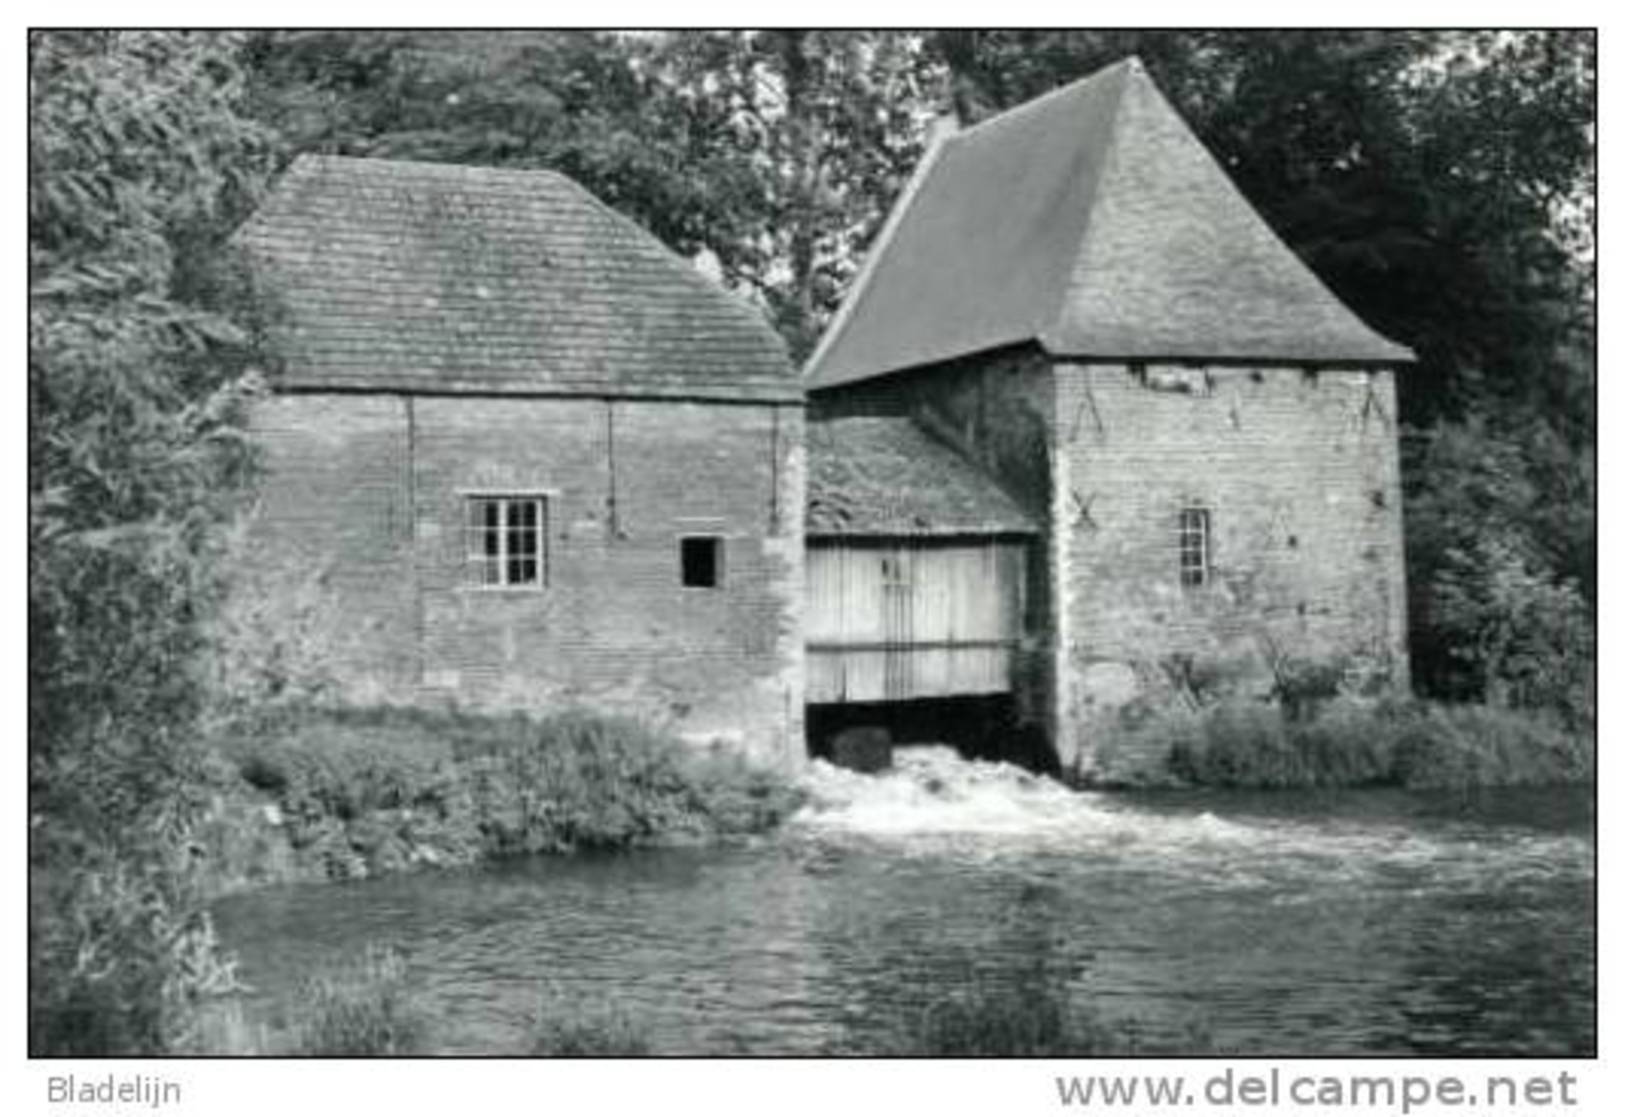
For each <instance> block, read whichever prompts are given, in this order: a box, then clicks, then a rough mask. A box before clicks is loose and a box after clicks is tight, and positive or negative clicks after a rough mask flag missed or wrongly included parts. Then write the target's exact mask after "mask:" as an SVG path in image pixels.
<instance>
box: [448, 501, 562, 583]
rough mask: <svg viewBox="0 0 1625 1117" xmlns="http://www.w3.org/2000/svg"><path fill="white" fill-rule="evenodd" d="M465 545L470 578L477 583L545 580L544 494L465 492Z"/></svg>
mask: <svg viewBox="0 0 1625 1117" xmlns="http://www.w3.org/2000/svg"><path fill="white" fill-rule="evenodd" d="M463 546H464V552H465V554H466V556H467V566H468V577H469V581H470V582H471V583H472V584H474V585H476V586H544V585H546V584H547V500H546V498H544V497H540V496H471V497H469V498H468V499H467V505H466V518H465V519H464V521H463Z"/></svg>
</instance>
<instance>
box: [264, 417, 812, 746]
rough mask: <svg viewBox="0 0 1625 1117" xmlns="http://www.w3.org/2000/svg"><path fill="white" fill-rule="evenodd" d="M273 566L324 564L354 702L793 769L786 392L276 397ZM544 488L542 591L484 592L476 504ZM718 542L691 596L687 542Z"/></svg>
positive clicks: (796, 549)
mask: <svg viewBox="0 0 1625 1117" xmlns="http://www.w3.org/2000/svg"><path fill="white" fill-rule="evenodd" d="M256 426H257V428H258V433H259V436H260V441H261V443H262V445H263V446H264V447H265V450H266V463H267V467H268V477H267V481H266V483H265V484H264V486H263V493H264V495H263V497H262V500H261V507H260V512H259V516H258V522H257V527H256V532H257V537H258V539H259V540H260V545H261V550H262V554H263V555H264V557H265V559H266V561H267V562H269V563H272V564H276V565H281V566H284V567H286V566H290V565H291V566H294V567H305V568H312V569H320V570H322V571H324V572H325V579H324V580H325V582H326V585H327V588H328V590H329V595H328V599H329V601H330V603H331V610H332V621H333V624H334V626H335V627H337V628H338V629H340V630H341V631H343V632H345V633H346V634H347V635H348V639H347V641H346V651H345V653H344V654H343V656H342V657H341V660H340V663H339V665H338V670H339V673H340V676H341V680H340V681H341V682H342V683H343V685H344V688H345V690H346V691H347V692H348V693H349V694H350V696H352V697H354V698H358V699H362V700H375V701H376V700H385V701H401V702H425V701H430V702H432V701H447V700H450V701H456V702H459V703H464V704H470V705H475V706H486V707H493V708H524V709H533V710H545V709H549V708H557V707H559V706H562V705H569V704H581V705H586V706H589V707H592V708H594V709H600V710H606V711H613V712H621V713H627V714H633V715H636V716H640V717H643V718H645V719H648V720H651V721H654V722H657V723H660V724H664V725H668V726H670V727H671V728H672V729H673V730H675V731H676V732H678V733H680V734H682V735H684V736H685V737H688V738H690V739H692V740H695V741H707V740H715V739H722V740H725V741H728V742H730V743H733V744H735V745H737V746H739V747H742V748H744V749H746V750H748V751H749V752H751V753H752V754H754V755H756V756H758V757H760V758H763V759H768V760H774V761H784V762H796V761H798V760H799V759H800V758H801V757H802V756H803V755H804V748H803V743H802V717H803V714H802V676H803V665H802V655H803V651H802V646H801V608H802V598H803V594H804V585H803V583H804V579H805V574H804V566H803V547H802V510H803V509H802V506H803V502H804V488H805V452H804V428H803V413H802V409H801V407H800V406H799V405H795V404H764V403H724V402H697V401H682V400H649V399H628V400H609V399H603V398H596V399H590V398H589V399H583V398H545V397H525V398H520V399H513V398H489V397H475V396H433V395H395V394H387V395H386V394H360V393H357V394H337V393H312V394H291V395H281V396H278V397H275V398H274V399H271V400H269V401H267V402H266V403H265V404H264V406H263V407H262V408H261V410H260V413H259V414H258V415H257V416H256ZM481 493H487V494H497V495H517V494H526V495H528V494H540V495H542V496H544V497H545V498H546V544H545V546H546V571H547V575H546V585H545V586H541V587H534V588H532V587H512V588H494V587H480V586H476V585H474V584H472V582H471V579H470V578H469V577H468V571H467V570H466V569H465V554H464V552H465V543H464V539H463V526H462V525H463V521H464V502H465V501H466V499H467V498H468V497H469V496H470V495H475V494H481ZM691 534H692V535H715V536H720V537H721V538H722V540H723V577H722V585H721V586H720V587H719V588H715V589H702V588H685V587H684V586H682V585H681V577H680V569H681V568H680V561H679V540H680V539H681V538H682V537H683V536H684V535H691Z"/></svg>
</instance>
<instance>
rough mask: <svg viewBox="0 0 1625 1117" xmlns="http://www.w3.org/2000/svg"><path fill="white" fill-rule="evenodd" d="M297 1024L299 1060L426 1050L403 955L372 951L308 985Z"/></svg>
mask: <svg viewBox="0 0 1625 1117" xmlns="http://www.w3.org/2000/svg"><path fill="white" fill-rule="evenodd" d="M297 1013H298V1014H297V1016H296V1017H295V1018H294V1020H293V1021H292V1022H291V1031H292V1039H291V1045H292V1054H295V1055H342V1056H357V1055H407V1054H411V1053H413V1052H414V1051H416V1050H417V1049H418V1047H419V1046H420V1045H421V1043H422V1040H423V1037H424V1034H425V1032H426V1031H427V1027H426V1017H425V1016H424V1014H423V1012H422V1010H421V1009H420V1008H419V1006H418V1004H417V1002H416V1001H415V1000H414V999H413V996H412V993H411V989H410V987H409V986H408V984H407V980H406V964H405V962H403V961H402V960H401V957H400V956H399V955H398V954H395V953H394V952H392V951H385V950H376V949H373V950H369V951H368V952H367V953H366V954H365V955H364V956H363V957H362V958H361V959H360V961H359V962H356V963H353V964H352V965H350V966H348V967H345V968H341V969H337V970H334V971H332V972H330V973H326V974H322V975H320V976H318V977H316V978H314V979H312V980H311V981H310V982H308V983H307V984H306V985H305V987H304V989H303V991H302V994H301V996H300V1000H299V1007H298V1010H297Z"/></svg>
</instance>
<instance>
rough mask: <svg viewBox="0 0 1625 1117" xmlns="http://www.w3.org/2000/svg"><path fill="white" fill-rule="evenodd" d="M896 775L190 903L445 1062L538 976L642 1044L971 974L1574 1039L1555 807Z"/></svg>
mask: <svg viewBox="0 0 1625 1117" xmlns="http://www.w3.org/2000/svg"><path fill="white" fill-rule="evenodd" d="M896 759H897V764H896V767H895V768H894V769H893V770H892V771H889V772H886V773H882V774H878V775H861V774H858V773H855V772H850V771H846V770H844V769H839V768H834V767H830V766H828V765H826V764H823V763H816V762H815V763H813V764H812V765H811V766H810V768H809V771H808V772H807V774H806V788H807V791H808V793H809V801H808V803H807V805H806V807H805V808H804V809H803V810H802V811H801V812H800V813H799V814H798V815H797V816H796V818H795V819H794V820H793V821H792V822H791V823H790V824H789V825H788V826H787V827H786V828H785V830H784V832H783V833H782V834H780V835H779V836H777V837H774V838H770V839H764V840H762V841H760V842H757V843H754V844H752V845H750V846H748V847H744V848H725V849H671V850H652V851H645V852H640V853H636V854H632V855H628V856H615V857H553V858H546V857H544V858H538V859H535V860H533V861H525V862H514V863H504V864H501V865H494V866H491V867H490V868H488V869H485V870H481V871H476V872H468V873H423V874H416V875H409V876H402V877H394V878H385V879H380V880H376V881H366V882H361V883H359V884H355V885H349V886H346V887H344V888H335V887H333V886H330V885H318V886H312V887H309V888H290V889H281V890H277V889H271V890H266V891H264V892H261V893H256V894H249V895H244V896H241V897H234V898H232V899H231V900H229V901H227V902H224V903H222V904H221V905H219V907H218V911H217V917H218V919H219V923H220V927H221V930H222V935H223V937H224V939H225V941H226V942H227V943H228V945H230V946H231V947H233V948H234V949H236V950H237V951H238V952H239V954H240V957H241V960H242V967H241V972H242V974H243V977H244V979H245V980H246V981H247V982H248V983H249V984H250V985H252V986H254V987H256V988H257V989H258V990H260V991H261V992H260V994H259V995H260V998H261V1004H262V1006H263V1007H262V1008H261V1010H260V1011H263V1012H266V1013H269V1014H274V1013H275V1011H276V1008H275V1006H276V1004H277V1003H279V1002H280V1001H284V1000H286V999H288V998H297V997H298V996H299V995H300V989H301V988H302V986H301V984H300V982H302V981H303V980H304V979H305V978H306V976H308V974H309V973H310V972H311V970H312V967H313V966H315V965H316V964H317V963H318V962H320V961H322V960H324V959H336V958H344V957H353V956H355V955H356V954H357V952H359V951H360V950H362V949H364V948H366V947H368V946H373V945H387V946H393V947H395V948H397V949H399V950H401V951H402V952H403V953H404V955H405V956H406V958H407V960H408V964H409V965H410V967H411V972H412V974H413V979H414V982H416V983H417V985H416V987H417V989H418V991H419V993H420V994H421V996H422V997H423V999H424V1000H425V1002H426V1003H427V1004H428V1005H429V1006H430V1008H431V1010H432V1011H433V1012H434V1013H435V1014H436V1016H435V1018H436V1019H437V1020H438V1021H440V1022H441V1030H440V1034H439V1035H438V1037H437V1039H436V1040H435V1042H436V1043H438V1044H439V1045H441V1046H440V1048H438V1049H444V1050H446V1051H449V1052H453V1053H499V1052H509V1051H514V1050H523V1049H524V1047H523V1045H524V1043H525V1031H524V1029H525V1023H524V1022H525V1020H526V1019H527V1013H529V1012H531V1011H532V1010H533V1008H534V999H535V995H536V990H537V989H538V988H540V987H542V986H544V985H546V984H548V983H556V982H561V981H562V982H565V983H566V984H568V986H569V987H570V989H571V990H573V991H574V995H579V996H580V997H581V998H582V999H583V1001H584V1002H586V1001H590V1000H592V999H594V998H599V999H603V998H608V999H610V1000H613V1001H614V1002H615V1003H617V1004H620V1005H622V1006H623V1007H624V1008H625V1009H626V1011H627V1012H628V1013H629V1014H631V1015H632V1016H633V1018H635V1019H637V1020H638V1021H640V1022H641V1023H642V1024H643V1025H644V1026H646V1027H647V1028H648V1030H649V1033H650V1037H651V1042H652V1043H653V1045H654V1048H655V1050H657V1051H659V1052H661V1053H670V1054H696V1053H697V1054H715V1053H730V1052H736V1051H738V1050H740V1049H741V1045H743V1048H744V1049H746V1050H750V1051H752V1052H755V1053H761V1054H816V1053H826V1052H830V1051H836V1052H858V1053H862V1052H869V1051H872V1050H874V1049H875V1048H874V1045H875V1044H876V1043H879V1042H881V1041H883V1040H884V1039H885V1037H886V1035H887V1034H888V1033H887V1028H888V1027H889V1025H888V1024H887V1023H886V1022H887V1021H888V1020H891V1019H893V1018H894V1016H895V1014H896V1013H898V1012H904V1011H912V1010H913V1009H915V1008H919V1007H921V1006H926V1005H930V1004H932V1003H935V1002H937V1001H939V1000H940V999H942V998H945V997H948V998H952V997H956V996H959V995H961V994H962V993H963V992H964V991H965V989H966V988H967V987H968V986H970V985H974V986H976V987H977V988H980V989H983V990H988V989H993V990H1007V991H1009V992H1010V995H1013V996H1026V995H1028V993H1029V992H1030V990H1032V989H1033V988H1034V987H1035V985H1036V986H1037V987H1042V988H1044V989H1046V990H1048V991H1049V992H1050V994H1052V995H1053V996H1056V997H1060V998H1064V999H1066V1000H1067V1001H1068V1003H1071V1004H1075V1005H1079V1006H1087V1008H1088V1009H1089V1010H1090V1011H1092V1012H1098V1013H1099V1014H1101V1015H1102V1016H1104V1017H1105V1018H1107V1019H1110V1020H1118V1021H1121V1020H1131V1021H1134V1022H1135V1026H1136V1027H1137V1028H1138V1029H1140V1033H1139V1034H1142V1035H1144V1036H1147V1037H1149V1038H1151V1039H1153V1040H1155V1041H1157V1042H1158V1043H1160V1044H1162V1045H1164V1046H1165V1047H1166V1048H1167V1049H1170V1050H1178V1049H1180V1048H1179V1047H1178V1045H1179V1044H1180V1043H1181V1042H1184V1040H1183V1039H1182V1037H1185V1036H1186V1035H1187V1034H1189V1025H1190V1024H1191V1023H1192V1022H1193V1021H1196V1022H1198V1023H1201V1024H1203V1025H1205V1027H1206V1029H1207V1030H1208V1031H1209V1032H1210V1033H1211V1036H1212V1040H1211V1043H1212V1047H1213V1049H1217V1050H1223V1051H1227V1052H1244V1053H1255V1054H1258V1053H1264V1054H1276V1055H1280V1054H1317V1055H1327V1054H1347V1053H1384V1054H1397V1053H1433V1054H1438V1053H1454V1054H1518V1053H1523V1054H1548V1055H1552V1054H1557V1055H1575V1054H1583V1053H1586V1052H1587V1051H1590V1050H1592V1049H1593V1048H1594V1043H1595V1030H1594V1028H1595V1024H1594V1015H1593V1009H1594V1005H1595V965H1594V963H1595V956H1596V942H1595V935H1594V931H1593V926H1594V920H1595V910H1594V904H1593V899H1592V897H1593V895H1594V893H1593V882H1594V879H1595V858H1594V848H1593V845H1592V842H1591V839H1590V834H1589V832H1590V829H1591V827H1590V811H1591V809H1592V808H1591V805H1590V800H1589V799H1588V798H1586V797H1585V796H1584V795H1583V794H1579V795H1575V794H1552V793H1547V792H1541V791H1538V790H1527V789H1526V790H1524V791H1515V792H1509V793H1506V794H1505V795H1499V796H1498V795H1493V794H1474V795H1461V796H1450V795H1445V796H1439V795H1419V794H1413V793H1408V792H1403V791H1356V792H1318V793H1317V792H1305V791H1293V792H1275V793H1258V794H1249V793H1238V792H1223V791H1213V790H1207V791H1191V792H1184V793H1174V794H1167V795H1164V794H1157V795H1141V796H1125V795H1114V794H1105V793H1088V792H1075V791H1072V790H1070V789H1068V788H1066V787H1064V786H1062V785H1061V784H1059V783H1057V782H1055V781H1053V780H1049V779H1045V778H1043V777H1040V776H1035V775H1033V774H1031V773H1028V772H1025V771H1023V770H1021V769H1018V768H1014V767H1011V766H1009V765H1005V764H993V763H986V762H977V761H967V760H963V759H960V758H959V757H958V756H957V755H956V754H954V753H953V752H951V751H949V750H947V749H940V748H910V749H900V750H898V753H897V758H896ZM1571 790H1572V789H1571ZM1204 1050H1205V1049H1204Z"/></svg>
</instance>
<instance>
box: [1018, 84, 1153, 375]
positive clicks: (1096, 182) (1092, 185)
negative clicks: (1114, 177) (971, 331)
mask: <svg viewBox="0 0 1625 1117" xmlns="http://www.w3.org/2000/svg"><path fill="white" fill-rule="evenodd" d="M1108 69H1110V70H1112V71H1114V72H1118V73H1122V74H1123V75H1124V77H1123V80H1121V81H1119V82H1118V83H1117V88H1116V89H1115V90H1107V91H1106V93H1107V95H1108V96H1111V97H1112V101H1111V107H1110V111H1109V112H1108V114H1107V120H1108V123H1107V126H1106V142H1105V144H1104V145H1102V147H1101V150H1100V157H1099V158H1098V159H1092V160H1090V161H1089V165H1088V167H1087V168H1086V169H1085V172H1084V173H1085V174H1087V175H1088V180H1087V183H1086V190H1087V193H1086V194H1085V196H1084V197H1083V198H1081V199H1080V200H1079V204H1080V205H1081V206H1082V207H1083V220H1082V221H1080V222H1079V223H1078V235H1077V239H1076V240H1075V241H1074V242H1073V244H1072V248H1071V251H1069V252H1068V253H1067V258H1068V259H1069V260H1070V261H1071V263H1070V264H1068V265H1067V270H1066V278H1065V282H1062V283H1057V284H1056V285H1055V286H1056V290H1055V291H1054V292H1053V293H1052V295H1051V303H1050V306H1049V308H1048V310H1047V311H1046V312H1045V313H1044V314H1043V315H1041V316H1039V317H1038V319H1037V320H1036V321H1035V322H1034V323H1033V337H1034V338H1035V339H1036V340H1037V341H1038V343H1039V344H1040V345H1045V335H1046V334H1048V333H1050V332H1052V331H1053V330H1054V329H1055V328H1056V326H1057V325H1058V324H1059V322H1060V319H1061V315H1062V314H1063V313H1064V311H1065V310H1066V305H1067V302H1068V300H1069V299H1070V298H1071V295H1072V284H1073V277H1074V275H1075V274H1076V272H1077V268H1078V261H1079V259H1081V258H1082V256H1083V250H1084V247H1085V246H1086V245H1087V244H1088V243H1089V231H1090V230H1091V229H1092V228H1093V227H1094V223H1095V202H1096V200H1097V199H1098V197H1099V191H1100V184H1101V182H1102V180H1104V179H1105V177H1106V170H1107V168H1108V167H1110V166H1111V163H1112V158H1113V156H1114V155H1116V153H1117V142H1118V137H1119V135H1120V134H1121V133H1122V130H1123V104H1124V102H1125V101H1126V100H1127V99H1128V97H1127V94H1128V85H1129V81H1130V80H1131V79H1132V78H1134V77H1136V76H1137V77H1139V78H1140V79H1141V80H1142V81H1144V82H1145V83H1146V84H1147V85H1149V86H1151V87H1152V88H1153V89H1155V88H1156V83H1155V82H1153V81H1151V80H1150V78H1149V77H1148V76H1147V75H1146V72H1145V66H1144V65H1143V64H1142V63H1141V62H1140V56H1139V55H1137V54H1131V55H1129V56H1128V57H1127V58H1125V59H1123V60H1122V61H1119V62H1116V63H1113V64H1112V65H1111V66H1110V67H1108ZM1104 73H1106V70H1101V71H1098V72H1097V73H1096V74H1094V75H1092V76H1094V77H1098V76H1100V74H1104ZM1073 84H1080V83H1076V82H1075V83H1073ZM1045 348H1048V346H1047V345H1045Z"/></svg>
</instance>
